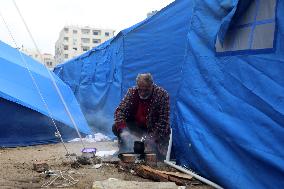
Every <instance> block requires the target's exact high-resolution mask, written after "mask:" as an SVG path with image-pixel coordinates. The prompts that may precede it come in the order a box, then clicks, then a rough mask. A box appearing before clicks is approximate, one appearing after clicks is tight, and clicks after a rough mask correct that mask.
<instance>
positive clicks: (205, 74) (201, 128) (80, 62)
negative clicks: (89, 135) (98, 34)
mask: <svg viewBox="0 0 284 189" xmlns="http://www.w3.org/2000/svg"><path fill="white" fill-rule="evenodd" d="M267 3H268V4H267ZM268 5H269V6H268ZM283 6H284V2H283V1H279V2H276V1H275V0H268V1H267V0H266V1H264V0H254V1H251V2H250V3H247V2H245V0H220V1H212V0H203V1H196V0H195V1H194V0H191V1H190V0H176V1H175V2H173V3H172V4H170V5H169V6H167V7H166V8H164V9H162V10H161V11H160V12H158V13H157V14H156V15H154V16H152V17H151V18H149V19H146V20H144V21H143V22H141V23H138V24H137V25H135V26H133V27H131V28H129V29H126V30H123V31H121V32H120V33H119V34H118V35H117V36H116V37H114V38H113V39H111V40H109V41H108V42H106V43H104V44H103V45H101V46H99V47H97V48H94V49H92V50H90V51H89V52H87V53H86V54H84V55H82V56H80V57H78V58H76V59H73V60H71V61H69V62H67V63H65V64H61V65H59V66H58V67H57V68H56V69H55V72H56V73H57V74H58V75H59V76H60V77H61V78H62V79H63V81H65V82H66V83H67V84H68V85H70V86H71V88H72V89H73V91H74V92H75V96H76V98H77V99H78V101H79V103H80V105H81V107H82V109H83V113H84V114H85V115H88V114H89V112H92V113H91V114H92V115H93V116H92V117H91V118H93V119H88V118H89V117H88V116H87V120H88V121H89V122H90V123H91V125H92V126H94V127H95V129H96V127H99V128H98V129H104V128H106V130H110V128H111V124H112V119H111V117H112V116H113V112H114V110H115V107H116V106H117V105H118V103H119V101H120V100H121V98H122V97H123V95H124V94H125V92H126V90H127V88H128V87H130V86H133V85H135V77H136V75H137V74H138V73H141V72H151V73H152V74H153V75H154V79H155V81H156V83H157V84H158V85H160V86H162V87H164V88H165V89H166V90H167V91H168V92H169V94H170V99H171V126H172V129H173V144H174V151H175V157H176V161H177V164H179V165H181V166H184V167H187V168H191V169H193V170H194V171H196V172H197V173H199V174H200V175H202V176H204V177H205V178H207V179H209V180H212V181H213V182H215V183H217V184H219V185H221V186H222V187H224V188H242V189H243V188H248V189H250V188H282V187H283V186H284V151H283V150H282V149H283V145H284V137H283V136H284V128H283V127H284V77H283V74H284V62H283V60H284V46H283V43H282V42H281V41H282V39H284V37H283V31H284V20H283V18H284V17H283V16H284V15H283V14H284V13H283V11H277V10H281V9H283V8H284V7H283ZM268 9H269V10H268ZM248 12H252V14H253V15H252V16H250V15H249V14H248ZM272 13H273V14H272ZM243 15H245V16H244V17H245V19H246V20H250V19H251V20H252V21H253V22H252V23H245V24H243V23H244V22H243V21H242V22H243V23H242V24H239V22H241V21H238V20H239V19H238V17H241V16H243ZM269 16H271V17H269ZM261 18H263V20H260V19H261ZM245 19H244V20H245ZM282 20H283V21H282ZM274 26H275V27H274ZM235 28H237V29H239V30H236V29H235ZM274 29H275V30H274ZM271 31H272V32H271ZM234 32H235V33H234ZM218 37H219V38H220V39H218ZM226 37H235V38H236V39H235V40H227V39H226ZM217 40H220V43H221V44H222V43H223V46H222V47H220V48H219V49H222V53H218V52H217V48H216V45H215V44H216V43H217ZM230 42H232V43H233V44H232V45H231V46H230V44H229V43H230ZM96 113H98V115H99V116H97V117H95V115H96ZM101 113H102V114H101ZM100 116H103V118H105V117H108V119H107V120H108V121H106V122H104V123H105V124H102V125H100V124H97V123H96V120H97V121H98V122H99V120H100Z"/></svg>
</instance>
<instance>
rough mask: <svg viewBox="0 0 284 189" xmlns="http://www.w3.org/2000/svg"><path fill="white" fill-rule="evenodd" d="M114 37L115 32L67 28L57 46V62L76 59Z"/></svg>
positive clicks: (88, 28)
mask: <svg viewBox="0 0 284 189" xmlns="http://www.w3.org/2000/svg"><path fill="white" fill-rule="evenodd" d="M113 36H114V30H110V29H98V28H91V27H88V26H87V27H79V26H66V27H64V28H63V29H62V30H61V32H60V34H59V38H58V40H57V41H56V44H55V62H56V64H59V63H62V62H64V61H66V60H69V59H71V58H74V57H76V56H78V55H80V54H82V53H84V52H86V51H88V50H90V49H92V48H93V47H96V46H98V45H100V44H101V43H103V42H105V41H107V40H108V39H110V38H112V37H113Z"/></svg>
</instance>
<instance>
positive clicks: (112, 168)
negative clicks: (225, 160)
mask: <svg viewBox="0 0 284 189" xmlns="http://www.w3.org/2000/svg"><path fill="white" fill-rule="evenodd" d="M66 146H67V150H68V152H69V154H77V155H81V149H82V148H83V146H82V144H81V143H80V142H75V143H67V144H66ZM85 147H95V148H97V149H98V150H101V151H110V150H116V149H117V144H116V143H115V142H95V143H85ZM71 157H72V156H71ZM35 161H45V162H46V163H47V164H48V165H49V169H50V170H54V171H59V170H60V171H62V172H64V173H67V174H68V175H70V176H72V178H74V179H76V180H79V181H78V183H77V184H76V185H74V186H72V187H68V188H85V189H88V188H92V184H93V182H94V181H102V180H106V179H109V178H116V179H120V180H126V181H150V180H147V179H143V178H141V177H138V176H136V175H133V174H131V173H130V172H127V171H126V172H125V171H121V170H120V169H118V167H117V165H115V164H110V163H105V164H103V165H102V166H101V167H99V168H97V169H96V168H94V167H93V165H80V167H79V168H78V169H74V168H72V167H71V163H70V158H68V157H67V156H66V150H65V148H64V147H63V145H62V144H60V143H59V144H50V145H38V146H30V147H18V148H5V149H3V148H1V149H0V166H1V171H0V186H1V189H2V188H3V189H8V188H23V189H24V188H26V189H30V188H40V187H41V186H42V185H43V184H45V183H47V182H48V181H50V179H51V178H53V177H52V176H47V174H42V173H38V172H36V171H34V170H33V163H34V162H35ZM197 188H200V186H198V187H197ZM201 188H203V189H205V188H209V187H207V186H202V187H201Z"/></svg>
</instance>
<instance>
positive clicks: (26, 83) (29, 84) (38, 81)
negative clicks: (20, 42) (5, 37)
mask: <svg viewBox="0 0 284 189" xmlns="http://www.w3.org/2000/svg"><path fill="white" fill-rule="evenodd" d="M0 63H1V71H0V98H1V108H0V109H1V117H2V119H1V123H0V139H1V140H0V146H6V147H14V146H27V145H35V144H43V143H50V142H58V141H59V140H58V138H56V137H55V136H54V132H55V131H56V129H55V127H54V124H53V123H52V119H51V117H52V118H53V119H54V121H55V123H57V126H58V128H59V130H60V131H61V132H62V133H61V135H62V137H63V138H64V139H70V138H72V137H76V136H77V134H76V132H75V129H74V126H73V124H72V122H71V120H70V118H69V116H68V115H67V113H66V111H65V107H64V106H63V103H62V102H61V100H60V98H59V95H58V94H57V91H56V90H55V87H54V85H53V84H52V81H51V78H50V76H49V74H48V72H49V70H48V69H47V68H45V67H44V66H43V65H42V64H40V63H39V62H36V61H35V60H33V59H32V58H30V57H28V56H26V55H24V54H21V53H20V52H19V51H18V50H16V49H14V48H12V47H10V46H8V45H7V44H5V43H3V42H1V41H0ZM51 74H52V75H53V76H54V78H55V81H56V83H57V86H58V88H59V90H60V91H61V93H62V96H63V97H64V99H65V102H66V104H67V107H68V109H69V111H70V113H71V115H72V116H73V118H74V121H75V123H76V124H77V126H78V129H79V131H80V132H81V133H82V135H84V134H90V133H91V129H90V128H89V127H88V124H87V122H86V120H85V118H84V115H83V114H82V112H81V110H80V106H79V105H78V102H77V100H76V98H75V97H74V94H73V92H72V90H71V89H70V88H69V87H68V85H66V84H65V83H63V82H62V81H61V80H60V79H59V78H58V77H57V76H56V75H55V74H54V73H51ZM37 88H38V89H37ZM44 102H45V103H46V105H45V104H44ZM47 107H48V108H47Z"/></svg>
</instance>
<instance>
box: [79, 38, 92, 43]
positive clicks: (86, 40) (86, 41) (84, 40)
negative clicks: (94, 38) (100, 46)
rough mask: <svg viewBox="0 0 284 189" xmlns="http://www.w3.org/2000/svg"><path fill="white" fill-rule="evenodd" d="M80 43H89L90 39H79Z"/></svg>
mask: <svg viewBox="0 0 284 189" xmlns="http://www.w3.org/2000/svg"><path fill="white" fill-rule="evenodd" d="M81 41H82V43H90V38H81Z"/></svg>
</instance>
